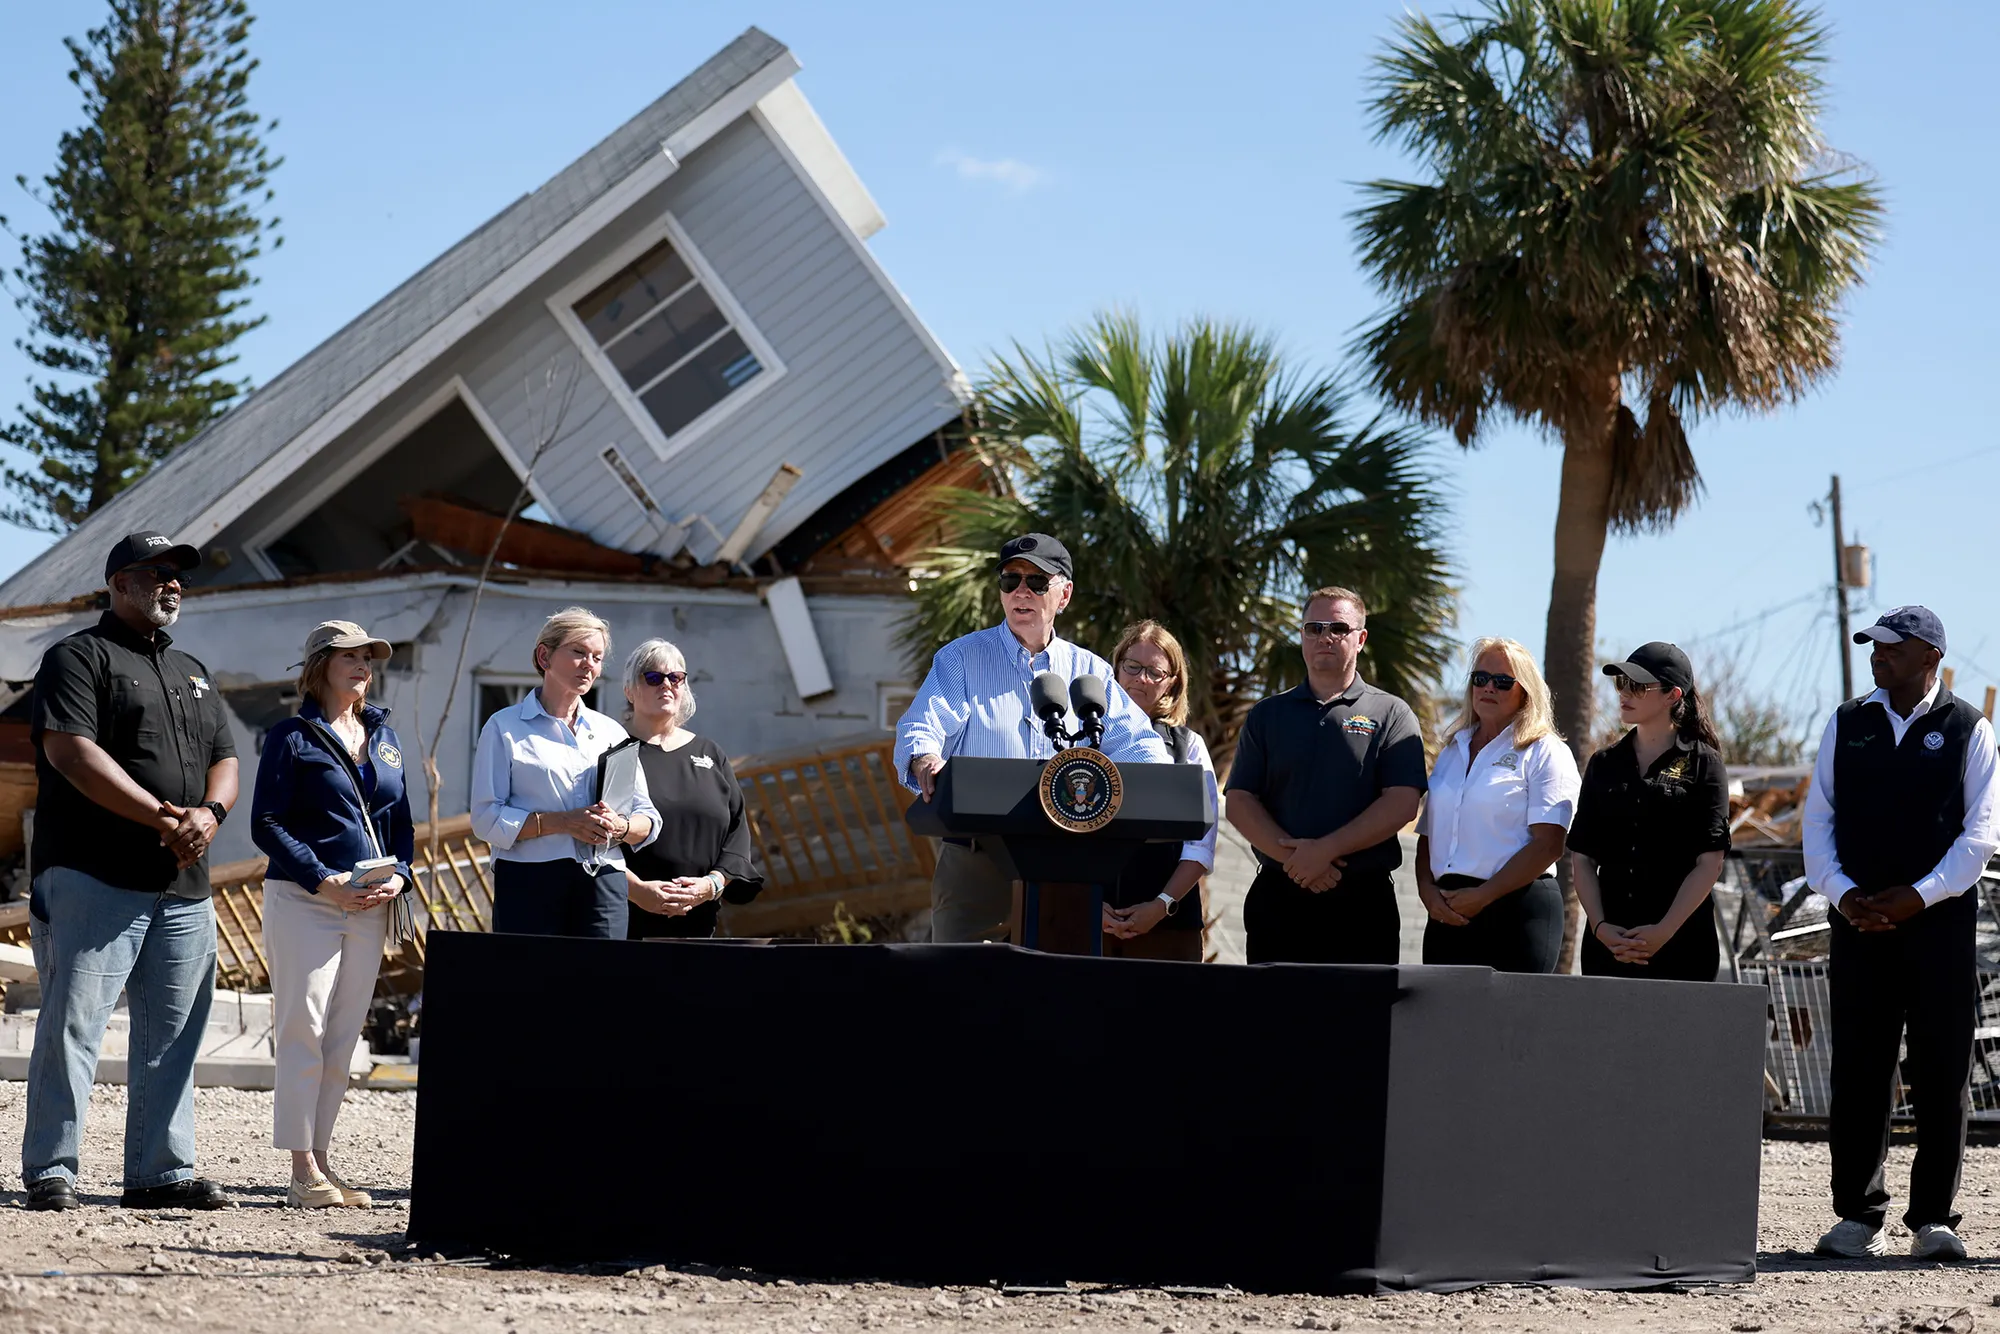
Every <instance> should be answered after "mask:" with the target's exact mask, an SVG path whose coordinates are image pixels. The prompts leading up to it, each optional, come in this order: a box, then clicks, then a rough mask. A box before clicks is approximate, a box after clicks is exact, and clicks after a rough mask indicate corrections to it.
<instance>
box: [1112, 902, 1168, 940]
mask: <svg viewBox="0 0 2000 1334" xmlns="http://www.w3.org/2000/svg"><path fill="white" fill-rule="evenodd" d="M1166 920H1167V905H1166V904H1164V903H1162V902H1160V901H1159V899H1158V898H1150V899H1147V900H1146V901H1145V902H1144V903H1141V904H1137V905H1135V906H1133V907H1130V908H1114V907H1112V906H1111V905H1110V904H1108V903H1107V904H1105V905H1104V919H1103V925H1104V934H1105V935H1107V936H1113V937H1116V938H1117V939H1119V940H1137V939H1138V938H1139V937H1140V936H1143V935H1145V934H1146V933H1147V932H1148V931H1151V930H1152V929H1153V928H1154V927H1156V926H1158V925H1159V924H1160V923H1161V922H1164V921H1166Z"/></svg>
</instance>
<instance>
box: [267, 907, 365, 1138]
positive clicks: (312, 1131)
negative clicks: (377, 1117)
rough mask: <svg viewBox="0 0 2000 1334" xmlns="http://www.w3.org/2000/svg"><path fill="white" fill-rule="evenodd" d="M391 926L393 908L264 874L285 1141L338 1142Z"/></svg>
mask: <svg viewBox="0 0 2000 1334" xmlns="http://www.w3.org/2000/svg"><path fill="white" fill-rule="evenodd" d="M388 932H389V913H388V910H387V909H384V908H370V909H369V910H368V911H366V912H357V913H349V912H342V911H341V910H340V909H339V908H336V907H334V906H333V904H332V903H330V902H328V901H327V900H325V899H322V898H320V897H319V895H317V894H308V893H307V892H306V891H305V890H303V889H300V888H299V887H298V886H297V885H295V884H293V883H292V882H291V881H289V880H266V881H265V882H264V957H265V958H267V959H268V960H270V964H271V1026H272V1029H273V1032H272V1035H271V1036H272V1044H273V1046H274V1047H275V1048H276V1051H277V1058H278V1069H277V1076H276V1088H275V1090H274V1092H273V1097H272V1100H271V1101H272V1116H271V1120H272V1134H273V1142H274V1143H275V1144H276V1145H277V1147H278V1148H280V1149H316V1150H321V1151H324V1150H325V1149H326V1148H327V1147H328V1145H330V1144H331V1143H332V1142H333V1122H334V1118H335V1117H337V1116H339V1115H340V1104H341V1100H342V1099H344V1098H345V1097H346V1096H347V1063H348V1062H349V1061H350V1060H352V1059H353V1058H354V1045H355V1043H357V1042H359V1041H360V1040H361V1026H362V1024H364V1023H365V1022H367V1019H368V1005H369V1002H370V1001H371V1000H372V999H373V998H374V995H375V975H376V973H378V972H380V971H381V968H382V943H383V941H384V940H385V939H386V938H387V936H388Z"/></svg>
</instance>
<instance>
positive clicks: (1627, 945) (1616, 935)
mask: <svg viewBox="0 0 2000 1334" xmlns="http://www.w3.org/2000/svg"><path fill="white" fill-rule="evenodd" d="M1591 934H1592V935H1593V936H1595V937H1596V938H1597V943H1598V944H1600V945H1602V946H1604V948H1605V949H1607V950H1610V951H1611V957H1612V958H1614V959H1616V960H1617V961H1618V962H1619V963H1630V964H1640V965H1644V964H1647V963H1650V962H1651V961H1652V958H1653V956H1654V955H1655V954H1657V953H1659V952H1660V947H1661V946H1662V945H1665V944H1666V943H1667V942H1668V941H1669V940H1672V939H1673V938H1674V933H1673V931H1672V930H1671V929H1669V928H1668V927H1666V926H1665V925H1663V924H1661V923H1659V922H1654V923H1652V924H1651V925H1649V926H1616V925H1613V924H1612V923H1610V922H1599V923H1598V924H1597V925H1596V926H1594V927H1592V928H1591Z"/></svg>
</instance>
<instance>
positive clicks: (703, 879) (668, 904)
mask: <svg viewBox="0 0 2000 1334" xmlns="http://www.w3.org/2000/svg"><path fill="white" fill-rule="evenodd" d="M626 897H627V898H629V899H631V900H632V902H633V903H635V904H637V905H638V906H639V907H641V908H644V909H645V910H646V911H647V912H649V913H656V914H658V915H659V916H661V917H685V916H687V914H688V913H689V912H690V911H692V910H693V909H695V908H699V907H700V906H701V905H702V904H704V903H712V902H714V901H715V900H716V899H719V898H721V897H722V889H721V887H720V886H719V885H717V884H716V883H715V877H714V876H712V875H677V876H675V877H674V878H673V879H671V880H640V881H637V882H636V883H634V884H633V885H632V888H631V892H630V893H629V894H627V895H626Z"/></svg>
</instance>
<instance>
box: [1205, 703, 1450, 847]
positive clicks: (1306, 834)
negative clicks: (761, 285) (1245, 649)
mask: <svg viewBox="0 0 2000 1334" xmlns="http://www.w3.org/2000/svg"><path fill="white" fill-rule="evenodd" d="M1429 786H1430V774H1429V766H1428V765H1427V764H1426V763H1425V762H1424V738H1423V731H1422V729H1421V728H1419V727H1418V726H1417V715H1416V714H1414V713H1412V712H1411V711H1410V706H1409V705H1407V704H1405V703H1404V702H1403V701H1402V700H1400V699H1397V698H1396V697H1395V696H1394V695H1391V694H1388V693H1387V692H1385V691H1381V690H1377V689H1376V688H1375V687H1374V686H1371V685H1369V684H1368V683H1367V682H1366V681H1363V680H1362V679H1361V678H1360V677H1358V676H1357V677H1355V678H1354V682H1353V684H1351V685H1349V686H1348V688H1347V689H1346V690H1345V691H1343V692H1342V693H1341V694H1340V695H1339V696H1338V697H1336V698H1335V699H1333V700H1331V701H1328V702H1327V703H1324V704H1322V703H1321V702H1320V701H1319V700H1317V699H1314V698H1313V693H1312V687H1311V685H1309V684H1307V685H1300V686H1297V687H1295V688H1294V689H1291V690H1287V691H1286V692H1284V693H1283V694H1282V695H1273V696H1271V697H1270V698H1269V699H1265V700H1260V701H1258V703H1257V705H1256V707H1254V708H1252V709H1251V710H1250V716H1249V717H1248V718H1246V719H1244V720H1243V731H1242V732H1241V734H1239V735H1238V737H1237V739H1236V758H1235V760H1234V761H1233V762H1232V763H1231V765H1230V767H1229V787H1228V790H1229V791H1231V792H1249V793H1253V794H1255V796H1256V797H1257V798H1258V800H1260V801H1262V802H1263V803H1264V809H1265V810H1267V811H1269V812H1270V813H1271V818H1272V819H1274V820H1276V821H1277V822H1278V825H1279V827H1280V828H1282V829H1283V830H1284V831H1285V832H1286V833H1287V834H1289V835H1291V836H1292V837H1293V838H1319V837H1320V836H1321V835H1324V834H1330V833H1332V832H1333V831H1334V830H1336V829H1338V828H1340V827H1341V826H1342V825H1344V824H1346V823H1348V822H1349V821H1350V820H1352V819H1354V817H1355V816H1357V815H1359V814H1361V812H1363V811H1365V810H1367V809H1368V807H1369V806H1371V805H1373V804H1374V802H1375V799H1376V798H1377V797H1379V796H1381V795H1382V791H1383V789H1384V788H1391V787H1408V788H1415V789H1416V790H1417V791H1418V792H1422V791H1424V790H1425V789H1426V788H1428V787H1429ZM1257 859H1258V861H1259V862H1261V863H1263V864H1265V865H1269V864H1271V859H1270V858H1269V857H1266V856H1265V855H1264V854H1263V853H1262V852H1259V853H1258V854H1257ZM1402 861H1403V848H1402V844H1401V843H1399V842H1398V841H1397V840H1396V839H1395V838H1393V837H1391V838H1387V839H1384V840H1383V841H1382V842H1380V843H1377V844H1376V845H1375V846H1374V847H1371V848H1363V849H1362V850H1361V851H1359V852H1357V853H1354V854H1352V855H1350V856H1349V857H1348V858H1347V870H1348V872H1349V873H1354V872H1371V871H1393V870H1395V869H1396V867H1398V866H1400V865H1401V864H1402Z"/></svg>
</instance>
